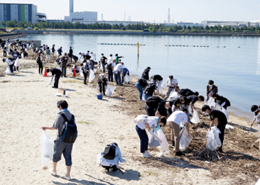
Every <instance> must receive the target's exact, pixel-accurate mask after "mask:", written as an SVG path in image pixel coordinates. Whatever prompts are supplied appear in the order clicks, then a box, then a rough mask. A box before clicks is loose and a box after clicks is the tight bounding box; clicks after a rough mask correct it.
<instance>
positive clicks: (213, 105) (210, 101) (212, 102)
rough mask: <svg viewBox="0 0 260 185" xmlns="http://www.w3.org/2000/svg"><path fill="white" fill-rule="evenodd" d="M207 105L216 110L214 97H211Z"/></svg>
mask: <svg viewBox="0 0 260 185" xmlns="http://www.w3.org/2000/svg"><path fill="white" fill-rule="evenodd" d="M206 105H208V106H209V107H210V108H211V107H214V108H215V99H214V98H212V97H209V100H208V101H207V102H206Z"/></svg>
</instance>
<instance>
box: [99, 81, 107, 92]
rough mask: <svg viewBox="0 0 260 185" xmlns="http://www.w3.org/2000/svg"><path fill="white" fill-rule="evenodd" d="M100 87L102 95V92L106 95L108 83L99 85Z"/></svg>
mask: <svg viewBox="0 0 260 185" xmlns="http://www.w3.org/2000/svg"><path fill="white" fill-rule="evenodd" d="M98 85H99V92H100V94H102V92H103V94H104V95H105V94H106V83H98Z"/></svg>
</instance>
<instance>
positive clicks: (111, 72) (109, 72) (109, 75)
mask: <svg viewBox="0 0 260 185" xmlns="http://www.w3.org/2000/svg"><path fill="white" fill-rule="evenodd" d="M108 81H110V82H113V71H112V69H108Z"/></svg>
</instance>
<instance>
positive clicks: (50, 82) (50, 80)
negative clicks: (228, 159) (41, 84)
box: [47, 77, 52, 87]
mask: <svg viewBox="0 0 260 185" xmlns="http://www.w3.org/2000/svg"><path fill="white" fill-rule="evenodd" d="M51 84H52V77H51V78H50V79H49V83H48V85H47V87H48V86H49V85H51Z"/></svg>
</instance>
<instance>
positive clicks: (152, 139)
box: [148, 133, 161, 148]
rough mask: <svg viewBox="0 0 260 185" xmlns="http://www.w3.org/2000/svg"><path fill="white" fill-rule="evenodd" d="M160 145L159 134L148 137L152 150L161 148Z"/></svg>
mask: <svg viewBox="0 0 260 185" xmlns="http://www.w3.org/2000/svg"><path fill="white" fill-rule="evenodd" d="M160 145H161V144H160V140H159V138H158V136H157V134H156V133H153V134H151V133H149V135H148V146H149V147H150V148H155V147H157V146H160Z"/></svg>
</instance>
